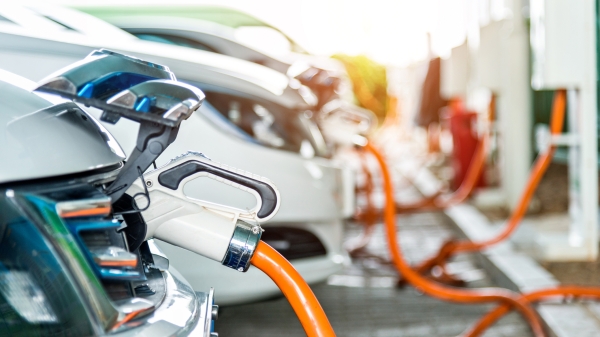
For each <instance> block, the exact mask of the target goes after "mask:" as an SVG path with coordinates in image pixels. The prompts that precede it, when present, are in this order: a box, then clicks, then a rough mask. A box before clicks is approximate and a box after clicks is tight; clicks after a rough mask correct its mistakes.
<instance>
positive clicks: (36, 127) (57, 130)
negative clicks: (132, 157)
mask: <svg viewBox="0 0 600 337" xmlns="http://www.w3.org/2000/svg"><path fill="white" fill-rule="evenodd" d="M33 85H34V83H33V82H30V81H28V80H26V79H24V78H22V77H20V76H17V75H14V74H11V73H8V72H6V71H0V100H1V101H2V102H5V103H4V104H3V105H2V106H0V144H2V145H1V146H0V158H2V162H3V163H5V165H1V166H0V183H7V182H15V181H22V180H31V179H40V178H47V177H54V176H61V175H67V174H76V173H82V172H88V171H90V170H99V169H103V168H110V167H112V168H114V167H115V166H118V165H119V164H120V163H121V162H122V161H123V159H125V155H124V153H123V151H122V150H121V148H120V147H119V145H118V144H117V142H116V141H115V140H114V138H113V137H112V135H110V134H109V133H108V132H107V131H106V129H105V128H104V127H103V126H102V125H101V124H100V123H98V121H96V120H95V118H94V117H92V116H91V115H89V114H88V113H86V112H85V111H84V110H83V109H81V108H79V107H78V106H77V105H75V104H74V103H72V102H69V101H64V100H62V99H60V98H58V97H53V96H51V95H42V94H36V93H32V92H31V91H30V90H31V88H32V87H33ZM55 103H60V104H59V105H55Z"/></svg>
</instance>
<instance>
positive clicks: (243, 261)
mask: <svg viewBox="0 0 600 337" xmlns="http://www.w3.org/2000/svg"><path fill="white" fill-rule="evenodd" d="M262 232H263V229H262V228H261V227H260V225H252V224H249V223H247V222H244V221H241V220H238V222H237V223H236V225H235V230H234V231H233V236H232V237H231V241H230V242H229V248H228V249H227V253H226V254H225V258H224V259H223V261H222V262H221V263H222V264H223V265H224V266H227V267H229V268H233V269H235V270H237V271H241V272H245V271H247V270H248V268H249V267H250V259H251V258H252V255H254V251H255V250H256V245H258V241H260V236H261V235H262Z"/></svg>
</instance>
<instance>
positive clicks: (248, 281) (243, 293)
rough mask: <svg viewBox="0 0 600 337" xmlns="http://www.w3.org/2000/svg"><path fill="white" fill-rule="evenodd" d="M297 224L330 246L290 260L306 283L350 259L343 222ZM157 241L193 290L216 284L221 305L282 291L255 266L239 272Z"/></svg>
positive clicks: (333, 271)
mask: <svg viewBox="0 0 600 337" xmlns="http://www.w3.org/2000/svg"><path fill="white" fill-rule="evenodd" d="M296 226H298V228H303V229H306V230H310V231H311V232H312V233H314V234H315V235H317V236H318V237H319V238H320V239H321V240H322V242H323V243H324V245H325V247H326V249H327V254H326V255H323V256H316V257H309V258H303V259H297V260H292V261H291V262H292V264H293V265H294V267H295V268H296V269H297V270H298V272H299V273H300V275H302V277H303V278H304V279H305V280H306V282H307V283H309V284H315V283H319V282H323V281H325V280H326V279H327V278H328V277H329V276H331V275H332V274H335V273H336V272H338V271H340V270H341V269H342V268H343V267H344V264H345V263H348V262H349V257H348V256H347V254H346V253H345V251H344V250H343V249H342V225H341V223H340V222H338V221H332V222H326V223H309V224H304V225H300V224H297V225H296ZM265 230H267V231H268V230H269V225H266V226H265ZM155 242H156V243H157V244H158V246H159V247H160V249H161V250H162V251H164V252H165V254H166V256H167V257H168V258H169V260H170V263H171V265H173V266H175V267H176V268H177V269H178V270H180V271H181V273H182V274H183V275H184V276H185V278H186V280H188V282H190V284H191V285H192V287H193V288H194V289H196V290H199V291H201V290H202V289H208V288H210V287H214V288H215V292H216V294H217V296H216V298H215V301H216V303H218V304H219V305H233V304H242V303H248V302H253V301H257V300H261V299H265V298H268V297H273V296H278V295H280V294H281V291H280V290H279V288H278V287H277V286H276V285H275V283H273V281H271V279H269V277H268V276H266V275H265V274H264V273H263V272H261V271H260V270H258V269H256V268H250V269H249V270H248V271H247V272H246V273H240V272H238V271H235V270H233V269H229V268H225V267H223V266H222V265H221V264H219V263H218V262H215V261H212V260H209V259H207V258H204V257H202V256H200V255H197V254H195V253H192V252H190V251H188V250H185V249H181V248H179V247H176V246H173V245H170V244H168V243H165V242H162V241H159V240H155Z"/></svg>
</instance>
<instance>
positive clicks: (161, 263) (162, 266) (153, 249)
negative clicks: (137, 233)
mask: <svg viewBox="0 0 600 337" xmlns="http://www.w3.org/2000/svg"><path fill="white" fill-rule="evenodd" d="M147 242H148V248H150V253H151V254H152V259H153V260H154V264H152V265H151V266H150V267H152V268H156V269H158V270H160V271H165V270H169V258H168V257H167V256H166V255H165V253H163V252H162V250H160V248H159V247H158V246H157V245H156V242H154V239H150V240H148V241H147Z"/></svg>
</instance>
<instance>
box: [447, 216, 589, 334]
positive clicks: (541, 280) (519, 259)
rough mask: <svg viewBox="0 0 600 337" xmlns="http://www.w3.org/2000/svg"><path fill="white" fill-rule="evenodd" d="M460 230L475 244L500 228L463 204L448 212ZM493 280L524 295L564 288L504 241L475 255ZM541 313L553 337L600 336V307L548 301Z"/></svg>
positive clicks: (537, 264)
mask: <svg viewBox="0 0 600 337" xmlns="http://www.w3.org/2000/svg"><path fill="white" fill-rule="evenodd" d="M444 213H445V214H446V215H447V216H448V217H449V218H450V219H451V220H452V221H453V223H454V224H455V225H456V227H457V229H458V230H459V231H460V232H462V233H463V234H464V235H465V236H466V237H467V238H468V239H469V240H471V241H480V240H483V239H485V238H489V237H491V236H492V235H493V234H494V233H495V232H496V229H494V227H493V226H492V225H491V223H490V221H489V220H488V219H487V218H486V217H485V216H484V215H483V214H482V213H481V212H479V211H478V210H477V209H476V208H475V207H474V206H471V205H468V204H462V205H457V206H453V207H451V208H449V209H447V210H445V211H444ZM474 254H476V256H477V260H478V261H479V262H480V263H481V264H482V265H483V267H484V268H485V270H486V271H487V272H488V273H489V274H490V276H491V277H492V279H493V280H494V281H495V282H496V283H497V284H498V285H500V286H502V287H505V288H508V289H511V290H514V291H518V292H521V293H525V292H530V291H533V290H538V289H544V288H549V287H554V286H557V285H560V282H558V280H556V279H555V278H554V276H552V274H550V273H549V272H548V271H547V270H545V269H544V268H543V267H542V266H540V264H539V263H537V261H535V260H534V259H533V258H531V257H529V256H528V255H526V254H524V253H520V252H518V251H516V250H515V249H514V247H513V244H512V243H511V242H503V243H500V244H497V245H495V246H493V247H491V248H488V249H486V250H484V251H481V252H476V253H474ZM537 311H538V313H539V314H540V317H541V318H542V320H543V321H544V324H545V325H546V327H547V329H548V332H549V333H550V336H552V337H588V336H589V337H592V336H600V319H599V318H598V317H599V316H598V314H600V304H598V303H591V302H574V303H565V302H563V301H562V300H552V301H545V302H543V303H540V304H538V305H537Z"/></svg>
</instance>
